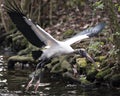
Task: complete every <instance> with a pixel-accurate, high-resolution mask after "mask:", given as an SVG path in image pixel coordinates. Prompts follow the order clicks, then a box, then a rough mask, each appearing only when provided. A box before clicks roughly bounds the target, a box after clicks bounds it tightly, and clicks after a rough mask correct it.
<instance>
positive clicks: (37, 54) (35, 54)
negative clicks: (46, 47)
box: [32, 50, 43, 60]
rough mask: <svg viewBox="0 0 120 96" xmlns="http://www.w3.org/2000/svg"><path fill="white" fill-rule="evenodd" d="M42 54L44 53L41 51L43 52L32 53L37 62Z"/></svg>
mask: <svg viewBox="0 0 120 96" xmlns="http://www.w3.org/2000/svg"><path fill="white" fill-rule="evenodd" d="M42 53H43V51H41V50H37V51H32V57H33V59H35V60H37V59H38V58H39V57H40V56H41V55H42Z"/></svg>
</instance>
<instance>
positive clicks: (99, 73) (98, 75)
mask: <svg viewBox="0 0 120 96" xmlns="http://www.w3.org/2000/svg"><path fill="white" fill-rule="evenodd" d="M110 73H111V68H107V69H105V70H102V71H99V72H98V73H97V75H96V79H98V80H101V79H103V78H104V77H105V76H106V75H108V74H110Z"/></svg>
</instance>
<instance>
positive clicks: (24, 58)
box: [8, 56, 35, 69]
mask: <svg viewBox="0 0 120 96" xmlns="http://www.w3.org/2000/svg"><path fill="white" fill-rule="evenodd" d="M17 62H20V63H22V64H26V63H28V62H29V63H32V62H35V61H34V60H33V58H32V57H27V56H12V57H10V58H9V59H8V69H13V68H14V65H15V63H17Z"/></svg>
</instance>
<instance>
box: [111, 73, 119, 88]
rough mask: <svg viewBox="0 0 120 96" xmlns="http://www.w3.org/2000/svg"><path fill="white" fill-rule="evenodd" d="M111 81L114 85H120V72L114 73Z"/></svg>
mask: <svg viewBox="0 0 120 96" xmlns="http://www.w3.org/2000/svg"><path fill="white" fill-rule="evenodd" d="M110 83H111V85H112V86H113V87H120V74H114V75H113V76H112V77H111V78H110Z"/></svg>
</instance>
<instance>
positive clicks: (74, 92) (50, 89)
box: [0, 55, 120, 96]
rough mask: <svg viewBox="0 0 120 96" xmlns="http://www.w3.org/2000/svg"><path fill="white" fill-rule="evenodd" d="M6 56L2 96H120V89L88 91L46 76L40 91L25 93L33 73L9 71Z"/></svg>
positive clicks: (0, 59)
mask: <svg viewBox="0 0 120 96" xmlns="http://www.w3.org/2000/svg"><path fill="white" fill-rule="evenodd" d="M6 60H7V58H6V56H5V55H4V56H2V55H1V56H0V96H120V89H109V88H106V87H101V88H92V89H89V88H88V89H86V88H82V87H81V86H80V85H77V84H70V83H66V82H64V80H62V79H60V78H58V79H56V78H53V77H51V76H50V75H45V76H44V78H43V80H42V83H41V84H40V87H39V89H38V91H37V92H36V93H35V92H34V89H33V87H32V88H31V89H30V90H29V91H27V92H26V91H25V86H26V84H27V82H28V80H29V77H28V75H29V74H30V73H31V72H30V70H29V69H28V68H26V69H24V70H20V69H19V68H18V69H16V70H12V71H9V70H7V63H6Z"/></svg>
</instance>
